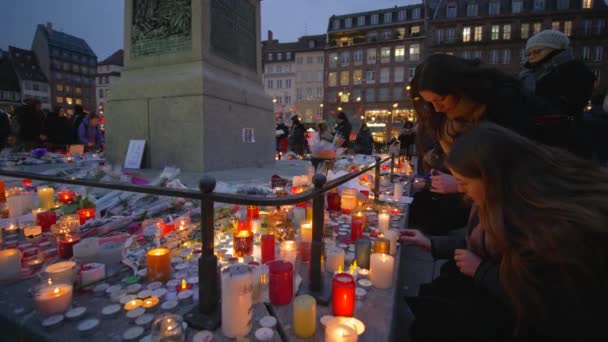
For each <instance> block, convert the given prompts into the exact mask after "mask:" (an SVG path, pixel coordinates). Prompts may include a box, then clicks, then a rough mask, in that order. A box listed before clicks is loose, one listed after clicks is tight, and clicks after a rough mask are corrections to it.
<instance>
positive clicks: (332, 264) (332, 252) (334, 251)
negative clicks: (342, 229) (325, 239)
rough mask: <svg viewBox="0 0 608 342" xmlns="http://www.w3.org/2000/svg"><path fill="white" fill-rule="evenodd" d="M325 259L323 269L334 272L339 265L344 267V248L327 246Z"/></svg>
mask: <svg viewBox="0 0 608 342" xmlns="http://www.w3.org/2000/svg"><path fill="white" fill-rule="evenodd" d="M326 254H327V259H326V260H325V270H326V271H327V272H330V273H334V272H336V271H337V270H338V268H340V267H342V268H343V267H344V250H343V249H342V248H338V247H335V246H330V247H329V248H327V253H326Z"/></svg>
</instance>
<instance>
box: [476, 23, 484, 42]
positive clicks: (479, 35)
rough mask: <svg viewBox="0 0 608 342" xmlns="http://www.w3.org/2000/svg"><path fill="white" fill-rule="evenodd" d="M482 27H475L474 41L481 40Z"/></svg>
mask: <svg viewBox="0 0 608 342" xmlns="http://www.w3.org/2000/svg"><path fill="white" fill-rule="evenodd" d="M482 33H483V26H475V41H476V42H480V41H481V40H482V39H483V35H482Z"/></svg>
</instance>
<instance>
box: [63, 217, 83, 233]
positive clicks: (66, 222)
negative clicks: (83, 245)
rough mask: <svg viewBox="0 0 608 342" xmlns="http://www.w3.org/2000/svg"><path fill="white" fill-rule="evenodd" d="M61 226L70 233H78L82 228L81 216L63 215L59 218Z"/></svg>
mask: <svg viewBox="0 0 608 342" xmlns="http://www.w3.org/2000/svg"><path fill="white" fill-rule="evenodd" d="M59 225H60V226H63V227H65V228H66V229H67V230H68V231H70V232H77V231H78V228H80V216H78V215H63V216H61V217H60V218H59Z"/></svg>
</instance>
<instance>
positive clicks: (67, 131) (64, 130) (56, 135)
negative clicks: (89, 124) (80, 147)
mask: <svg viewBox="0 0 608 342" xmlns="http://www.w3.org/2000/svg"><path fill="white" fill-rule="evenodd" d="M46 131H47V136H48V141H49V142H50V143H51V144H53V145H54V146H55V147H57V148H61V149H65V148H66V147H67V145H70V144H71V143H72V142H73V141H72V124H71V122H70V119H69V118H68V116H67V113H66V110H65V108H63V107H61V106H57V107H55V110H54V111H53V112H52V113H51V114H49V117H48V118H47V124H46Z"/></svg>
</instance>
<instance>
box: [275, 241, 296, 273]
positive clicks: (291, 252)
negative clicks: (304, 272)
mask: <svg viewBox="0 0 608 342" xmlns="http://www.w3.org/2000/svg"><path fill="white" fill-rule="evenodd" d="M279 255H280V258H281V260H283V261H287V262H290V263H291V264H292V265H293V267H294V268H295V267H296V258H297V257H298V245H297V244H296V242H295V241H291V240H286V241H282V242H281V244H280V246H279Z"/></svg>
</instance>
